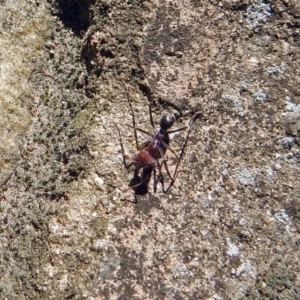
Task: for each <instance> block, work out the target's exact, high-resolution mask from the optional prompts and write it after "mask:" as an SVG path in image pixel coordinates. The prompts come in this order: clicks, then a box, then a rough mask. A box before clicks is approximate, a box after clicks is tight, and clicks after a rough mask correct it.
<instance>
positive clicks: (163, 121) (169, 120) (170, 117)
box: [159, 112, 175, 130]
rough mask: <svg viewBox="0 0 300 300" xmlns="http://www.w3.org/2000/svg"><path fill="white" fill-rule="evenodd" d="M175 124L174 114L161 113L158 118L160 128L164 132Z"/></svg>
mask: <svg viewBox="0 0 300 300" xmlns="http://www.w3.org/2000/svg"><path fill="white" fill-rule="evenodd" d="M174 122H175V116H174V114H167V113H165V112H163V114H162V116H161V118H160V124H159V125H160V128H162V129H164V130H168V129H169V128H171V127H172V126H173V124H174Z"/></svg>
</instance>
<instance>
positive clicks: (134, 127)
mask: <svg viewBox="0 0 300 300" xmlns="http://www.w3.org/2000/svg"><path fill="white" fill-rule="evenodd" d="M123 85H124V87H125V90H126V94H127V101H128V105H129V108H130V111H131V117H132V125H133V126H132V128H133V130H134V139H135V146H136V150H139V143H138V138H137V133H136V132H137V130H136V126H135V124H136V123H135V116H134V112H133V108H132V105H131V102H130V99H129V93H128V89H127V87H126V85H125V82H123Z"/></svg>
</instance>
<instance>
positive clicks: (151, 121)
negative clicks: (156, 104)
mask: <svg viewBox="0 0 300 300" xmlns="http://www.w3.org/2000/svg"><path fill="white" fill-rule="evenodd" d="M147 104H148V108H149V117H150V123H151V126H152V128H155V126H154V122H153V117H152V108H151V104H150V103H149V102H148V101H147Z"/></svg>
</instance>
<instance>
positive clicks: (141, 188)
mask: <svg viewBox="0 0 300 300" xmlns="http://www.w3.org/2000/svg"><path fill="white" fill-rule="evenodd" d="M127 100H128V104H129V107H130V111H131V115H132V123H133V125H128V124H124V125H126V126H128V127H130V128H133V130H134V137H135V143H136V148H137V150H138V151H139V152H138V153H137V154H136V155H135V157H134V160H133V161H132V162H131V163H129V164H127V163H126V159H125V151H124V146H123V142H122V137H121V133H120V130H119V127H118V126H117V124H115V126H116V128H117V130H118V134H119V139H120V144H121V151H122V156H123V164H124V166H125V168H126V169H127V170H128V169H129V168H130V167H131V166H134V174H133V178H132V179H131V180H130V182H129V185H128V186H129V187H130V188H132V189H133V190H134V192H135V201H134V203H137V198H136V196H137V195H146V194H147V193H148V185H149V182H150V179H151V175H152V172H154V192H156V188H157V183H158V182H160V183H161V185H162V190H163V192H164V193H167V192H168V191H169V190H170V188H171V187H172V186H173V184H174V182H175V180H176V178H177V175H178V173H179V172H180V171H179V170H178V169H179V164H180V162H181V160H182V157H183V155H184V151H185V148H186V146H187V142H188V138H189V135H190V130H191V125H192V123H194V121H195V120H196V119H197V118H198V117H199V114H196V115H194V117H193V118H192V119H191V120H190V122H189V124H188V126H184V127H181V128H178V129H175V130H169V129H170V128H171V127H172V126H173V125H174V122H175V120H176V117H175V115H174V114H167V113H165V112H164V113H163V114H162V116H161V118H160V123H159V127H158V128H155V126H154V123H153V118H152V108H151V105H150V103H149V102H148V107H149V116H150V123H151V125H152V127H153V128H154V133H153V134H151V133H149V132H147V131H145V130H142V129H139V128H136V123H135V116H134V113H133V108H132V105H131V102H130V100H129V95H128V92H127ZM185 129H187V136H186V139H185V142H184V144H183V146H182V148H181V152H180V155H179V156H177V155H176V153H175V152H174V151H173V150H172V149H171V148H170V146H169V143H170V138H169V134H171V133H175V132H178V131H182V130H185ZM137 131H139V132H142V133H144V134H147V135H150V136H152V140H148V141H146V142H144V143H143V144H142V145H141V147H139V146H138V139H137ZM167 149H169V150H170V151H171V152H172V153H173V154H174V156H175V157H176V159H177V164H176V167H175V171H174V174H173V176H172V175H171V173H170V171H169V169H168V165H167V161H166V159H164V156H165V153H166V151H167ZM160 159H162V162H160V161H159V160H160ZM156 165H157V168H158V176H156V169H155V166H156ZM162 166H164V168H165V170H166V172H167V174H168V177H169V178H170V183H169V186H168V187H167V188H166V189H165V187H164V181H163V176H162ZM141 170H142V172H141V174H140V171H141Z"/></svg>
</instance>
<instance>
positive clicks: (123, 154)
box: [114, 124, 133, 170]
mask: <svg viewBox="0 0 300 300" xmlns="http://www.w3.org/2000/svg"><path fill="white" fill-rule="evenodd" d="M114 125H115V126H116V128H117V130H118V134H119V140H120V145H121V151H122V156H123V164H124V166H125V168H126V169H127V170H128V169H129V168H130V167H131V166H132V165H133V162H131V163H129V164H127V163H126V158H125V157H126V156H125V151H124V146H123V141H122V136H121V132H120V129H119V127H118V126H117V124H114Z"/></svg>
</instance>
